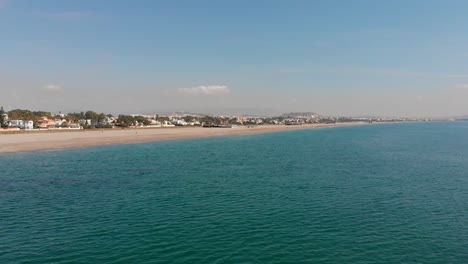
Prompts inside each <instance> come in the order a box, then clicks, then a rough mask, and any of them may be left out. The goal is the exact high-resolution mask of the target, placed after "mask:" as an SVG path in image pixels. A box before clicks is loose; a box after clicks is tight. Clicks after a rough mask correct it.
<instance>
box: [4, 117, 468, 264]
mask: <svg viewBox="0 0 468 264" xmlns="http://www.w3.org/2000/svg"><path fill="white" fill-rule="evenodd" d="M0 263H468V123H424V124H395V125H378V126H361V127H347V128H335V129H323V130H304V131H292V132H283V133H275V134H264V135H250V136H237V137H224V138H212V139H201V140H184V141H174V142H156V143H145V144H135V145H125V146H112V147H99V148H89V149H77V150H64V151H51V152H36V153H22V154H8V155H0Z"/></svg>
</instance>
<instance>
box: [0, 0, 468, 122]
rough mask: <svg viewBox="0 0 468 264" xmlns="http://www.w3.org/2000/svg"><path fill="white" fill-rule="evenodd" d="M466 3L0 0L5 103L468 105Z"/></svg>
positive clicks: (367, 108) (103, 107)
mask: <svg viewBox="0 0 468 264" xmlns="http://www.w3.org/2000/svg"><path fill="white" fill-rule="evenodd" d="M466 10H468V2H466V1H143V0H139V1H130V0H126V1H118V0H113V1H110V0H102V1H94V0H89V1H77V0H75V1H71V0H54V1H52V0H41V1H33V0H29V1H28V0H0V91H1V92H2V96H1V97H0V104H1V105H3V106H5V107H6V108H7V109H8V108H30V109H44V110H48V111H59V110H60V111H78V110H86V109H95V110H96V111H99V112H112V113H131V112H140V113H149V112H158V111H181V110H185V111H204V112H230V113H280V112H283V111H315V112H318V113H322V114H329V115H361V114H366V115H388V116H397V115H398V116H444V115H463V114H468V104H466V103H465V102H466V101H467V99H468V63H467V61H468V18H466Z"/></svg>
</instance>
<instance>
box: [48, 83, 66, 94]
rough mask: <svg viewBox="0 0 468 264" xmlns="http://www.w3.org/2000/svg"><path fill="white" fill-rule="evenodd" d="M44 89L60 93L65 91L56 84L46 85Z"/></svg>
mask: <svg viewBox="0 0 468 264" xmlns="http://www.w3.org/2000/svg"><path fill="white" fill-rule="evenodd" d="M43 89H44V90H46V91H48V92H60V91H62V90H63V88H62V86H60V85H56V84H46V85H44V87H43Z"/></svg>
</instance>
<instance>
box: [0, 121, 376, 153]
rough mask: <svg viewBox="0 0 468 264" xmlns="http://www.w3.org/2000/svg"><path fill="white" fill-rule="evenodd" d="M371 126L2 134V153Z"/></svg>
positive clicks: (263, 126)
mask: <svg viewBox="0 0 468 264" xmlns="http://www.w3.org/2000/svg"><path fill="white" fill-rule="evenodd" d="M367 124H368V123H363V122H352V123H336V124H307V125H298V126H286V125H260V126H254V127H245V126H239V127H236V128H203V127H174V128H146V129H138V128H137V129H121V130H114V129H108V130H106V129H102V130H100V129H99V130H80V131H57V132H56V131H44V132H31V133H29V132H19V133H5V134H0V153H16V152H33V151H43V150H60V149H70V148H84V147H97V146H109V145H120V144H132V143H144V142H154V141H169V140H179V139H196V138H209V137H221V136H238V135H251V134H264V133H272V132H281V131H291V130H303V129H320V128H333V127H345V126H357V125H367Z"/></svg>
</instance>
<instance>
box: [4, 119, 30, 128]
mask: <svg viewBox="0 0 468 264" xmlns="http://www.w3.org/2000/svg"><path fill="white" fill-rule="evenodd" d="M8 126H9V127H17V128H19V129H34V122H33V121H31V120H8Z"/></svg>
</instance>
